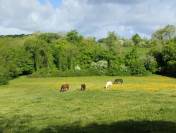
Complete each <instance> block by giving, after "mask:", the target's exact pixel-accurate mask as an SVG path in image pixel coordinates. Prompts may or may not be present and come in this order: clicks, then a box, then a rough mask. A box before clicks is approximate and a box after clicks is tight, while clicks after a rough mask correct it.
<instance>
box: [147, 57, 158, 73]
mask: <svg viewBox="0 0 176 133" xmlns="http://www.w3.org/2000/svg"><path fill="white" fill-rule="evenodd" d="M144 62H145V63H144V65H145V68H146V70H148V71H150V72H152V73H155V72H156V71H157V69H158V64H157V61H156V59H155V58H154V57H153V56H151V55H148V56H146V58H145V61H144Z"/></svg>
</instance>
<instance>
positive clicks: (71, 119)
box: [0, 75, 176, 133]
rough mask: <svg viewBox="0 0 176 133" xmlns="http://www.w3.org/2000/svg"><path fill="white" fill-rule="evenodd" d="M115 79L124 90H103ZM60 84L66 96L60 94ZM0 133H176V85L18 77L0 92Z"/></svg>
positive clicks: (156, 79)
mask: <svg viewBox="0 0 176 133" xmlns="http://www.w3.org/2000/svg"><path fill="white" fill-rule="evenodd" d="M115 78H122V79H123V80H124V84H122V85H115V86H113V87H112V88H111V89H109V90H105V89H104V86H105V83H106V81H108V80H113V79H115ZM63 83H69V84H70V90H69V91H67V92H63V93H60V92H59V89H60V85H61V84H63ZM82 83H86V87H87V88H86V89H87V90H86V91H80V90H79V89H80V84H82ZM1 132H2V133H20V132H30V133H35V132H41V133H42V132H43V133H45V132H48V133H52V132H53V133H57V132H58V133H60V132H61V133H62V132H64V133H77V132H78V133H176V79H174V78H168V77H164V76H156V75H153V76H147V77H108V76H101V77H100V76H92V77H67V78H64V77H62V78H27V77H20V78H17V79H15V80H12V81H11V82H10V83H9V85H5V86H0V133H1Z"/></svg>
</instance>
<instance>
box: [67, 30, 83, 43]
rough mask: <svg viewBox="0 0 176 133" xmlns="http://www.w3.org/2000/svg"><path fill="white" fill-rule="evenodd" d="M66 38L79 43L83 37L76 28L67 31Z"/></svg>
mask: <svg viewBox="0 0 176 133" xmlns="http://www.w3.org/2000/svg"><path fill="white" fill-rule="evenodd" d="M66 38H67V40H68V41H69V42H71V43H72V44H79V43H80V42H81V40H82V39H83V37H82V36H81V35H80V34H79V33H78V32H77V31H76V30H72V31H70V32H68V33H67V35H66Z"/></svg>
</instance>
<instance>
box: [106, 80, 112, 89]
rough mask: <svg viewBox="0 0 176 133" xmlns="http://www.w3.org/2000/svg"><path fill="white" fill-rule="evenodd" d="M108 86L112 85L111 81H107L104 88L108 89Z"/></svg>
mask: <svg viewBox="0 0 176 133" xmlns="http://www.w3.org/2000/svg"><path fill="white" fill-rule="evenodd" d="M110 87H112V81H107V82H106V86H105V88H106V89H108V88H110Z"/></svg>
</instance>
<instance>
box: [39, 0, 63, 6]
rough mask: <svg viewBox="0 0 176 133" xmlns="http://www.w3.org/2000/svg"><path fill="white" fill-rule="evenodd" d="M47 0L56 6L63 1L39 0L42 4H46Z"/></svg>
mask: <svg viewBox="0 0 176 133" xmlns="http://www.w3.org/2000/svg"><path fill="white" fill-rule="evenodd" d="M47 1H49V2H50V3H51V4H52V5H53V7H55V8H57V7H59V6H60V4H61V2H62V0H39V2H40V3H42V4H46V2H47Z"/></svg>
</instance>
